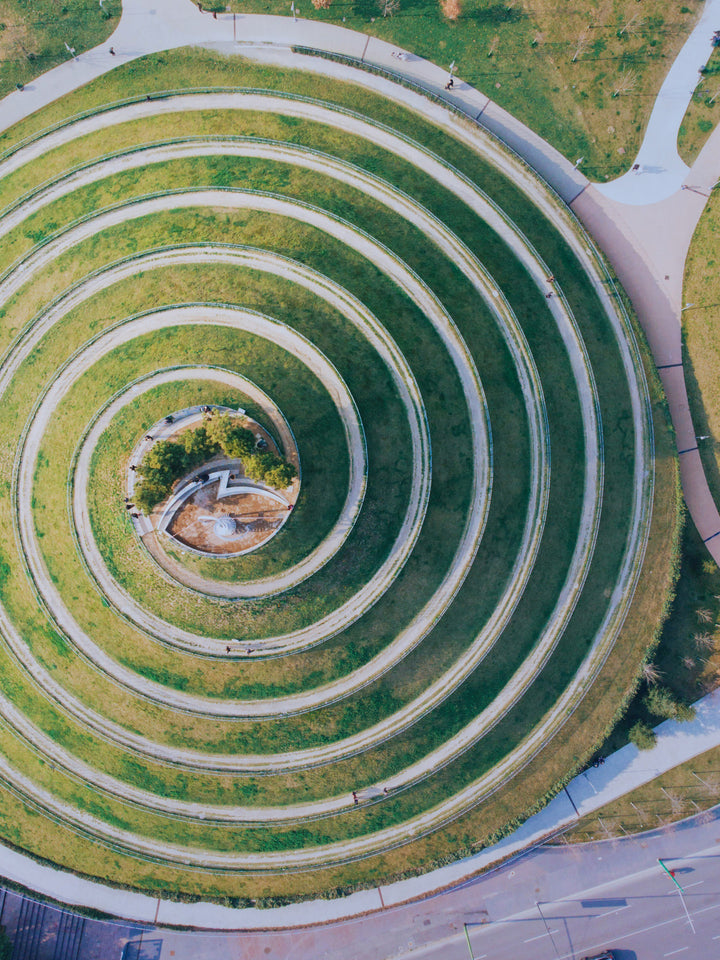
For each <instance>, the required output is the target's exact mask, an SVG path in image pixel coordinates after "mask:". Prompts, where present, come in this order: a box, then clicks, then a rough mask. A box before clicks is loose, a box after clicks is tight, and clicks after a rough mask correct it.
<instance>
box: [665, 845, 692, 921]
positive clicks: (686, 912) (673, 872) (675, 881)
mask: <svg viewBox="0 0 720 960" xmlns="http://www.w3.org/2000/svg"><path fill="white" fill-rule="evenodd" d="M658 863H659V864H660V866H661V867H662V868H663V870H664V871H665V873H666V874H667V875H668V876H669V877H670V879H671V880H672V882H673V883H674V884H675V886H676V887H677V888H678V893H679V894H680V903H682V905H683V910H684V911H685V916H686V917H687V922H688V923H689V924H690V929H691V930H692V932H693V933H695V924H694V923H693V922H692V917H691V916H690V912H689V911H688V908H687V904H686V903H685V897H684V896H683V893H684V892H685V891H684V890H683V888H682V887H681V886H680V884H679V883H678V882H677V880H676V879H675V871H674V870H670V869H669V868H668V867H666V866H665V861H664V860H661V859H660V857H658Z"/></svg>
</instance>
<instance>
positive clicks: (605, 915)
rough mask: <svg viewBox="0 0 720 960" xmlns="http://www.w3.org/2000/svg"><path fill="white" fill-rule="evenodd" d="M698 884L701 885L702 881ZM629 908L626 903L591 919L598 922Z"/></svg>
mask: <svg viewBox="0 0 720 960" xmlns="http://www.w3.org/2000/svg"><path fill="white" fill-rule="evenodd" d="M700 882H701V883H702V881H700ZM631 906H632V904H631V903H626V904H625V906H624V907H616V908H615V909H614V910H608V911H607V913H598V914H597V916H595V917H593V919H594V920H599V919H600V918H601V917H611V916H612V915H613V914H614V913H620V911H621V910H628V909H629V908H630V907H631Z"/></svg>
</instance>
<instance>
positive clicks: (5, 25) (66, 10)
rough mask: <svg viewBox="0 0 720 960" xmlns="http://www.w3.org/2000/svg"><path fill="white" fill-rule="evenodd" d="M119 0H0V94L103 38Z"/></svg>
mask: <svg viewBox="0 0 720 960" xmlns="http://www.w3.org/2000/svg"><path fill="white" fill-rule="evenodd" d="M121 7H122V4H121V0H104V2H103V4H102V5H101V6H99V5H98V4H97V3H96V2H95V0H63V2H62V4H60V3H59V2H58V0H33V3H32V4H28V3H27V2H25V0H3V5H2V9H0V97H4V96H7V94H8V93H10V92H11V91H12V90H15V89H16V88H17V86H18V84H20V85H22V84H26V83H30V81H31V80H33V79H34V78H35V77H38V76H40V74H42V73H47V71H48V70H52V68H53V67H57V66H58V65H59V64H61V63H65V61H66V60H70V59H72V56H73V55H72V53H71V52H70V51H69V50H68V47H71V48H72V49H74V51H75V56H80V54H81V53H85V51H86V50H90V49H91V48H92V47H96V46H97V45H98V44H99V43H103V42H104V41H105V40H107V38H108V37H109V36H110V34H111V33H112V32H113V30H114V29H115V28H116V27H117V25H118V20H119V17H120V11H121Z"/></svg>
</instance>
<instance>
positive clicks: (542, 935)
mask: <svg viewBox="0 0 720 960" xmlns="http://www.w3.org/2000/svg"><path fill="white" fill-rule="evenodd" d="M546 936H547V934H546V933H541V934H540V936H539V937H530V939H529V940H523V943H532V942H533V940H542V938H543V937H546Z"/></svg>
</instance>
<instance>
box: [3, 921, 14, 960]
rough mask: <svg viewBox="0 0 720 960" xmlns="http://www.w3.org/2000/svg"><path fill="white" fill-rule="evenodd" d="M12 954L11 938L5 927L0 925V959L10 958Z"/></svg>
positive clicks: (7, 959)
mask: <svg viewBox="0 0 720 960" xmlns="http://www.w3.org/2000/svg"><path fill="white" fill-rule="evenodd" d="M12 954H13V945H12V940H11V939H10V937H9V936H8V935H7V933H6V931H5V927H0V960H10V958H11V957H12Z"/></svg>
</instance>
